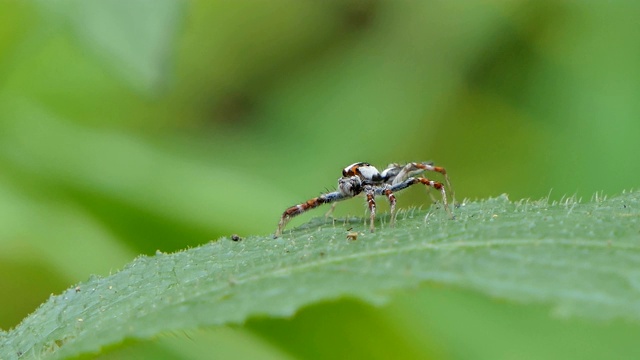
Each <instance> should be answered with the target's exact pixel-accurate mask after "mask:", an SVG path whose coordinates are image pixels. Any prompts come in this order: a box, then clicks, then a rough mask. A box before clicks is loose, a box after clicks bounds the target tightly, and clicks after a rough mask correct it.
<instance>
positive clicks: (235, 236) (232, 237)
mask: <svg viewBox="0 0 640 360" xmlns="http://www.w3.org/2000/svg"><path fill="white" fill-rule="evenodd" d="M231 240H233V241H240V240H242V238H241V237H240V236H238V234H233V235H231Z"/></svg>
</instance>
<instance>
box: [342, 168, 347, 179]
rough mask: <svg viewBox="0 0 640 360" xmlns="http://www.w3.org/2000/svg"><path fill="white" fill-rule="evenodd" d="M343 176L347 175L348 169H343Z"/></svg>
mask: <svg viewBox="0 0 640 360" xmlns="http://www.w3.org/2000/svg"><path fill="white" fill-rule="evenodd" d="M342 176H344V177H347V169H344V170H342Z"/></svg>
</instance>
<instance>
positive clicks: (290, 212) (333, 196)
mask: <svg viewBox="0 0 640 360" xmlns="http://www.w3.org/2000/svg"><path fill="white" fill-rule="evenodd" d="M361 192H362V181H361V180H360V178H359V177H357V176H352V177H348V178H344V177H343V178H340V179H338V191H333V192H330V193H326V194H323V195H320V196H318V197H315V198H313V199H310V200H307V201H306V202H303V203H302V204H298V205H294V206H292V207H290V208H288V209H287V210H285V211H284V213H282V217H281V218H280V222H279V223H278V229H277V230H276V233H275V234H274V235H273V238H274V239H276V238H278V237H279V236H280V235H282V231H283V230H284V228H285V226H286V225H287V223H288V222H289V220H291V218H292V217H294V216H298V215H300V214H302V213H303V212H305V211H307V210H311V209H314V208H317V207H318V206H320V205H322V204H328V203H332V202H335V201H342V200H346V199H350V198H352V197H354V196H356V195H358V194H359V193H361Z"/></svg>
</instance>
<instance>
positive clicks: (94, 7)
mask: <svg viewBox="0 0 640 360" xmlns="http://www.w3.org/2000/svg"><path fill="white" fill-rule="evenodd" d="M73 4H74V5H73V7H72V8H71V9H70V11H69V13H68V16H69V21H70V23H71V24H72V25H73V27H74V30H75V33H76V36H77V37H78V39H79V40H80V41H81V42H82V44H83V45H84V46H85V47H86V48H88V49H89V50H91V51H92V52H94V53H95V54H96V55H98V57H99V58H100V59H101V60H102V61H103V62H104V63H106V64H107V65H108V66H109V67H110V68H111V69H112V70H114V72H115V73H117V75H119V76H120V77H121V78H122V79H124V80H125V81H126V82H127V84H128V85H129V86H131V87H133V88H135V90H137V91H139V92H141V93H143V94H149V93H151V94H154V93H155V92H157V90H158V88H159V87H160V86H161V85H164V84H163V83H164V82H165V81H166V79H165V77H166V73H167V69H168V68H169V66H170V65H171V60H172V57H173V56H172V53H173V47H174V46H175V39H176V37H177V34H178V30H179V27H180V25H181V19H182V17H183V14H184V8H185V4H184V3H183V2H182V1H177V0H115V1H97V0H88V1H87V0H84V1H75V2H73Z"/></svg>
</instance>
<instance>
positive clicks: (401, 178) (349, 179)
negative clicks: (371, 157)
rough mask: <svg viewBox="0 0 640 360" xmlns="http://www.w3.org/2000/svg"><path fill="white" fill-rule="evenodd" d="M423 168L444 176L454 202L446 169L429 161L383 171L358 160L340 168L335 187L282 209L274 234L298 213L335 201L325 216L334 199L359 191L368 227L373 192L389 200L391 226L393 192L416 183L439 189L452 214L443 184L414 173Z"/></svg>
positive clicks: (372, 216) (373, 208)
mask: <svg viewBox="0 0 640 360" xmlns="http://www.w3.org/2000/svg"><path fill="white" fill-rule="evenodd" d="M424 171H435V172H439V173H441V174H442V175H443V176H444V180H445V182H446V184H447V187H448V188H449V190H451V197H452V199H453V202H454V203H455V199H454V196H453V189H452V188H451V183H450V182H449V177H448V176H447V171H446V170H445V169H444V168H442V167H439V166H434V165H433V163H432V162H421V163H418V162H412V163H408V164H405V165H401V164H390V165H389V166H387V168H386V169H384V170H383V171H382V172H379V171H378V169H376V168H375V167H374V166H372V165H371V164H368V163H365V162H358V163H354V164H351V165H349V166H347V167H346V168H344V170H342V177H341V178H339V179H338V190H337V191H332V192H329V193H326V194H323V195H320V196H318V197H315V198H313V199H311V200H307V201H306V202H304V203H302V204H298V205H295V206H292V207H290V208H288V209H287V210H285V211H284V213H283V214H282V217H281V218H280V223H278V229H277V230H276V233H275V235H274V238H277V237H278V236H280V235H282V230H284V227H285V226H286V224H287V222H288V221H289V219H291V218H292V217H294V216H297V215H300V214H302V213H303V212H305V211H307V210H310V209H313V208H316V207H318V206H320V205H322V204H328V203H334V204H333V206H332V207H331V209H330V210H329V212H328V213H327V216H328V215H329V214H331V212H332V211H333V209H334V207H335V205H336V204H335V202H338V201H341V200H346V199H350V198H352V197H354V196H356V195H359V194H361V193H364V195H365V198H366V200H367V205H368V207H369V212H370V225H369V228H370V229H371V232H373V231H374V225H373V221H374V219H375V216H376V201H375V197H376V196H385V197H386V198H387V200H388V201H389V204H390V205H391V209H390V212H391V216H390V218H391V226H393V225H394V222H395V210H396V197H395V196H394V195H393V194H394V193H395V192H398V191H400V190H403V189H406V188H408V187H409V186H411V185H415V184H423V185H426V186H427V187H433V188H435V189H437V190H439V191H440V193H441V194H442V203H443V205H444V208H445V209H446V210H447V212H448V213H449V215H450V216H451V217H452V218H453V214H452V213H451V210H450V209H449V205H448V203H447V194H446V191H445V187H444V185H443V184H442V183H439V182H437V181H433V180H429V179H427V178H425V177H422V176H416V175H419V174H420V173H422V172H424Z"/></svg>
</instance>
